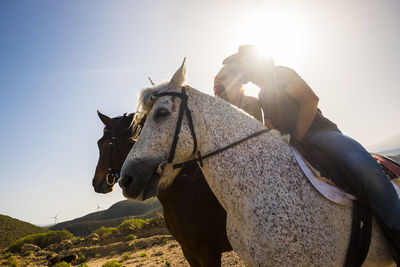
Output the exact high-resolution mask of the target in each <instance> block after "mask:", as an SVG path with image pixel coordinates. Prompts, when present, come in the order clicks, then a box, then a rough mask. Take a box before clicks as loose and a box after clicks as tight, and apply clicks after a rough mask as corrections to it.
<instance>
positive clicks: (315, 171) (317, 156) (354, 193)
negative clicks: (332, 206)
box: [292, 143, 400, 266]
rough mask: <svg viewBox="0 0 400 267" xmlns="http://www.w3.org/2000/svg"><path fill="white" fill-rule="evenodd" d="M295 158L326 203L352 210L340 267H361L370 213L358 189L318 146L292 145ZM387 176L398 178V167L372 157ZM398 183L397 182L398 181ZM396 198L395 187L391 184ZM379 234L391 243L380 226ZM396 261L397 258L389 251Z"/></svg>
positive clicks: (337, 162)
mask: <svg viewBox="0 0 400 267" xmlns="http://www.w3.org/2000/svg"><path fill="white" fill-rule="evenodd" d="M292 150H293V153H294V155H295V158H296V160H297V162H298V164H299V166H300V168H301V169H302V170H303V172H304V174H305V175H306V176H307V178H308V179H309V180H310V182H311V183H312V184H313V186H314V187H315V188H316V189H317V190H318V191H319V192H320V193H321V194H322V195H323V196H324V197H326V198H328V199H329V200H331V201H333V202H335V203H338V204H341V205H345V206H352V207H353V218H352V231H351V238H350V243H349V247H348V250H347V255H346V260H345V264H344V266H361V265H362V264H363V262H364V260H365V258H366V256H367V254H368V250H369V245H370V241H371V233H372V213H371V210H370V208H369V207H368V205H367V203H366V201H364V199H363V193H362V192H361V190H360V189H359V187H358V186H356V185H354V184H352V181H354V180H355V179H351V177H350V176H351V175H352V174H351V172H350V171H349V170H348V169H347V168H346V166H345V164H344V163H343V162H342V161H340V160H338V159H335V158H333V157H331V156H330V155H329V153H327V152H326V151H323V150H322V149H321V148H319V147H311V146H307V147H305V146H304V145H300V144H299V143H295V144H294V146H292ZM372 156H373V157H374V158H375V159H376V160H377V162H378V164H379V165H380V166H381V168H382V170H383V171H384V172H385V173H386V175H387V176H388V179H391V180H393V179H395V178H398V177H400V164H397V163H396V162H394V161H392V160H391V159H389V158H386V157H384V156H381V155H378V154H372ZM398 181H400V179H399V180H398ZM394 187H395V189H396V191H397V193H398V194H399V196H400V189H399V187H398V186H397V185H396V184H394ZM380 225H381V228H382V231H383V233H384V234H385V235H386V237H387V239H388V240H391V238H390V236H388V235H390V232H389V231H388V230H387V229H385V226H384V225H383V224H382V223H380ZM391 253H392V256H393V257H394V259H395V260H396V262H398V259H399V257H398V255H397V254H396V252H394V251H391Z"/></svg>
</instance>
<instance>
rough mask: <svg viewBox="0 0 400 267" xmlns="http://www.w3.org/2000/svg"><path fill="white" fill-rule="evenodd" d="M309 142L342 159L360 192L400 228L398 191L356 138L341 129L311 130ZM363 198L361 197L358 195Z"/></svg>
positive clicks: (379, 213)
mask: <svg viewBox="0 0 400 267" xmlns="http://www.w3.org/2000/svg"><path fill="white" fill-rule="evenodd" d="M302 143H304V144H305V145H310V146H316V147H318V148H320V149H322V150H324V151H326V152H327V153H328V154H329V156H331V157H332V158H334V159H339V160H340V162H341V163H343V164H344V165H345V166H346V167H347V169H348V170H349V171H350V173H351V174H352V175H351V177H352V178H353V179H354V180H355V181H349V183H350V184H351V185H356V186H358V188H357V189H356V191H358V192H362V196H361V197H362V198H364V201H366V202H367V203H368V205H369V206H370V208H371V209H372V211H373V212H374V213H375V214H376V215H377V216H378V217H379V218H380V220H382V221H383V223H384V224H385V225H386V226H387V227H388V228H389V230H391V231H397V230H400V200H399V197H398V196H397V193H396V190H395V189H394V187H393V185H392V183H391V182H390V181H389V179H388V178H387V176H386V175H385V173H384V172H383V171H382V170H381V168H380V166H379V165H378V163H377V162H376V161H375V159H374V158H373V157H372V156H371V155H370V154H369V153H368V152H367V151H366V150H365V148H364V147H363V146H362V145H361V144H359V143H358V142H357V141H355V140H354V139H352V138H350V137H347V136H345V135H343V134H342V133H341V132H340V131H338V130H331V129H322V130H315V131H311V132H309V133H307V134H306V136H305V137H304V138H303V140H302ZM358 197H360V196H358Z"/></svg>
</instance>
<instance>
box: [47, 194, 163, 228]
mask: <svg viewBox="0 0 400 267" xmlns="http://www.w3.org/2000/svg"><path fill="white" fill-rule="evenodd" d="M158 213H162V207H161V204H160V202H158V200H157V199H156V198H152V199H149V200H146V201H136V200H123V201H119V202H117V203H115V204H114V205H112V206H111V207H110V208H108V209H107V210H102V211H97V212H93V213H90V214H87V215H85V216H82V217H80V218H76V219H74V220H71V221H66V222H61V223H58V224H56V225H54V226H52V227H50V228H49V229H50V230H61V229H66V230H68V231H70V232H71V233H73V234H74V235H77V236H85V235H88V234H90V233H92V232H93V231H94V230H96V229H98V228H100V227H101V226H105V227H113V226H117V225H119V224H120V223H122V222H123V221H124V220H125V219H127V218H129V217H135V218H138V219H148V218H152V217H155V216H156V215H157V214H158Z"/></svg>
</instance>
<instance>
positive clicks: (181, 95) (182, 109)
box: [155, 86, 270, 169]
mask: <svg viewBox="0 0 400 267" xmlns="http://www.w3.org/2000/svg"><path fill="white" fill-rule="evenodd" d="M162 96H173V97H179V98H180V99H181V105H180V108H179V114H178V120H177V122H176V128H175V134H174V139H173V141H172V145H171V150H170V152H169V157H168V161H167V162H168V163H170V164H171V163H172V161H173V160H174V157H175V151H176V145H177V144H178V140H179V132H180V131H181V126H182V119H183V114H184V113H186V116H187V118H188V122H189V128H190V133H191V135H192V138H193V152H192V155H193V154H195V153H196V151H197V138H196V133H195V131H194V125H193V119H192V115H191V113H190V109H189V108H188V106H187V102H188V95H187V94H186V88H185V87H184V86H183V87H182V88H181V92H180V93H179V92H162V93H159V94H156V95H155V97H157V98H158V97H162ZM268 131H270V130H269V129H264V130H261V131H258V132H255V133H253V134H251V135H249V136H247V137H244V138H242V139H240V140H238V141H236V142H234V143H232V144H229V145H227V146H225V147H223V148H220V149H218V150H216V151H213V152H210V153H207V154H206V155H204V156H202V155H201V153H200V151H197V158H194V159H191V160H188V161H184V162H181V163H176V164H173V168H174V169H178V168H182V167H184V166H185V165H187V164H189V163H194V162H199V164H200V166H201V167H203V166H204V164H203V160H204V159H206V158H208V157H211V156H214V155H216V154H218V153H221V152H223V151H225V150H228V149H230V148H232V147H234V146H236V145H238V144H240V143H242V142H245V141H247V140H249V139H251V138H253V137H256V136H259V135H261V134H263V133H266V132H268ZM164 163H165V162H164ZM161 164H163V163H161ZM161 164H160V165H161ZM159 167H160V166H159Z"/></svg>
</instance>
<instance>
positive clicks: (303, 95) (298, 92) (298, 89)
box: [285, 77, 319, 140]
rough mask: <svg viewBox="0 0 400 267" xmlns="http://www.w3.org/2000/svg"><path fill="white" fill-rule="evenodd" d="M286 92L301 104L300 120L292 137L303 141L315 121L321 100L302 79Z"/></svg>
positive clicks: (297, 80) (292, 84) (291, 85)
mask: <svg viewBox="0 0 400 267" xmlns="http://www.w3.org/2000/svg"><path fill="white" fill-rule="evenodd" d="M285 90H286V92H287V93H288V94H289V95H290V96H291V97H293V98H294V99H296V100H297V101H298V103H299V118H298V122H297V125H296V128H295V130H294V132H293V133H292V135H293V136H292V137H293V138H294V139H296V140H301V139H303V137H304V135H305V134H306V133H307V131H308V129H309V128H310V126H311V123H312V122H313V120H314V117H315V114H316V113H317V109H318V101H319V98H318V96H317V95H316V94H315V93H314V91H313V90H312V89H311V88H310V86H308V84H307V83H306V82H305V81H304V80H303V79H302V78H300V77H298V78H297V79H295V80H293V81H292V82H290V83H289V84H288V86H287V87H286V89H285Z"/></svg>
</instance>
